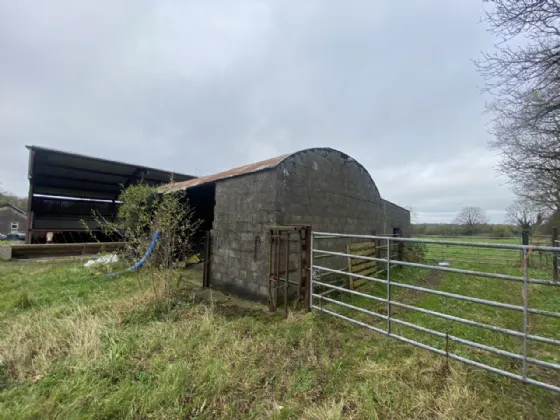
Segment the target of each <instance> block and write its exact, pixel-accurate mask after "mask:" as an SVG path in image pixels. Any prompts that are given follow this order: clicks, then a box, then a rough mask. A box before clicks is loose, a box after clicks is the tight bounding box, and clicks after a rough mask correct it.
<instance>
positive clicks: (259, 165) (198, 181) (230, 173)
mask: <svg viewBox="0 0 560 420" xmlns="http://www.w3.org/2000/svg"><path fill="white" fill-rule="evenodd" d="M288 156H290V154H286V155H281V156H277V157H275V158H271V159H267V160H262V161H260V162H255V163H251V164H249V165H245V166H240V167H239V168H233V169H229V170H227V171H224V172H220V173H217V174H214V175H207V176H201V177H199V178H194V179H190V180H188V181H183V182H175V183H173V184H167V185H162V186H161V187H160V188H159V190H160V191H162V192H170V191H179V190H186V189H188V188H192V187H196V186H199V185H204V184H208V183H210V182H216V181H219V180H222V179H227V178H233V177H237V176H240V175H245V174H250V173H254V172H259V171H263V170H265V169H272V168H274V167H276V166H277V165H278V164H279V163H280V162H282V161H283V160H284V159H286V158H287V157H288Z"/></svg>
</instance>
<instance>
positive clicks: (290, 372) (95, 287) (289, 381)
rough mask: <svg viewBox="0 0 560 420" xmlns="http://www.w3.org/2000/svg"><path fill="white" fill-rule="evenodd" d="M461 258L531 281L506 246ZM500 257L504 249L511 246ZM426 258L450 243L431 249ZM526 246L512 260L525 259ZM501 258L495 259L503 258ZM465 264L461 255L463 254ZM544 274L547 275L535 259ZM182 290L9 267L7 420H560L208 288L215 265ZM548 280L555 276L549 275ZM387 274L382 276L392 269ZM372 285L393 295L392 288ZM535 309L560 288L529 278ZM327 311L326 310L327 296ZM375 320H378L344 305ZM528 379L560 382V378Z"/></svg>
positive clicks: (475, 336)
mask: <svg viewBox="0 0 560 420" xmlns="http://www.w3.org/2000/svg"><path fill="white" fill-rule="evenodd" d="M459 248H460V247H458V246H457V247H456V246H452V245H449V246H447V248H446V250H445V252H446V253H447V255H446V257H445V258H446V259H447V260H449V262H450V266H451V267H455V268H468V269H471V270H480V271H487V272H500V273H507V274H512V275H516V276H519V275H522V271H523V270H522V268H521V259H520V256H519V251H512V259H515V258H517V260H516V261H514V262H512V264H509V265H508V264H493V265H491V266H489V265H488V264H484V262H485V261H483V260H484V258H498V259H500V258H501V256H499V255H498V256H496V253H498V250H486V249H480V251H481V252H483V255H482V260H481V261H480V264H478V263H473V262H471V261H469V262H464V261H458V260H459V258H456V260H457V261H454V259H453V258H452V256H453V255H455V256H457V255H459V254H460V253H461V252H463V253H464V252H465V251H464V250H462V249H459ZM499 251H500V252H503V251H501V250H499ZM424 252H425V258H426V261H429V259H430V258H434V259H437V258H439V255H440V254H441V250H440V249H438V248H437V246H435V245H433V246H428V247H427V249H425V250H424ZM514 253H515V255H514ZM492 254H494V255H492ZM463 259H464V258H463ZM531 272H533V275H534V276H535V277H538V278H543V279H546V278H549V277H550V275H551V274H550V270H549V269H546V270H545V269H542V268H539V267H534V268H531ZM176 276H177V277H178V278H179V276H180V277H181V278H182V279H183V280H184V284H185V286H184V290H182V294H183V299H182V301H181V303H180V304H178V305H174V306H173V307H172V308H167V307H162V305H161V303H160V302H159V301H158V300H157V299H156V298H155V296H156V294H157V290H154V288H153V287H152V286H153V283H151V282H150V279H149V274H148V271H146V272H140V275H139V277H138V278H137V277H136V276H135V275H134V274H133V273H131V274H127V275H123V276H121V277H119V278H117V279H110V278H108V277H106V276H104V275H102V274H101V273H96V272H92V271H89V270H87V269H85V268H84V267H83V264H82V263H81V262H79V261H66V262H58V263H57V262H52V261H51V262H49V263H45V262H26V263H23V262H11V263H2V264H0V279H1V281H0V296H2V298H1V300H0V358H1V365H0V369H1V370H0V416H2V417H3V418H6V419H13V418H38V417H48V418H52V417H58V418H69V419H71V418H179V417H181V418H279V419H280V418H304V419H338V418H356V419H361V418H380V419H384V418H397V419H398V418H403V419H404V418H441V419H447V418H489V419H490V418H500V419H501V418H529V419H537V418H538V419H541V418H551V419H553V418H557V417H558V415H560V398H559V396H558V394H557V393H555V392H553V391H549V390H546V389H542V388H539V387H537V386H533V385H526V384H523V383H521V382H518V381H516V380H513V379H509V378H506V377H503V376H500V375H498V374H495V373H491V372H487V371H485V370H482V369H479V368H476V367H472V366H468V365H465V364H463V363H460V362H457V361H454V360H448V359H447V358H445V357H443V356H440V355H436V354H433V353H430V352H427V351H425V350H423V349H419V348H416V347H413V346H411V345H409V344H406V343H402V342H399V341H397V340H395V339H392V338H388V337H386V336H384V335H381V334H378V333H376V332H373V331H370V330H368V329H365V328H363V327H360V326H355V325H353V324H350V323H347V322H344V321H342V320H338V319H336V318H334V317H332V316H329V315H326V314H322V313H320V312H319V311H317V310H314V311H312V313H305V312H303V311H298V310H291V311H290V312H289V315H288V318H287V319H286V318H283V317H282V315H281V313H280V312H281V311H279V313H270V312H268V311H267V309H266V307H265V306H264V305H258V304H254V303H248V302H246V301H242V300H238V299H235V298H233V297H230V296H228V295H225V294H222V293H219V292H216V291H213V290H211V289H202V288H201V287H200V285H201V282H202V279H201V277H202V273H201V272H199V271H198V270H195V269H189V270H181V271H177V272H176ZM391 276H392V277H391V278H392V280H394V281H395V282H400V283H405V284H410V285H420V286H422V287H425V288H431V289H437V290H439V291H445V292H451V293H455V294H463V295H469V296H474V297H481V298H485V299H491V300H495V301H498V302H504V303H511V304H515V305H520V304H522V301H523V298H522V293H521V292H522V288H521V285H520V284H519V283H515V282H504V281H500V280H496V279H491V278H486V279H485V278H480V277H473V276H466V275H459V274H455V273H450V272H441V271H432V270H425V269H420V268H414V267H399V268H397V267H395V268H394V269H392V274H391ZM547 276H548V277H547ZM380 277H381V278H383V276H382V275H380ZM359 291H360V292H364V293H365V292H367V293H369V294H372V295H378V296H383V293H385V286H384V285H383V286H381V285H378V284H369V283H368V285H366V286H364V287H362V288H360V289H359ZM392 294H393V295H392V298H393V299H394V300H398V301H400V302H403V303H406V304H409V305H414V306H416V307H421V308H425V309H428V310H433V311H438V312H444V313H450V314H453V315H455V316H460V317H464V318H469V319H476V320H477V321H479V322H485V323H490V324H494V325H499V326H500V327H503V328H510V329H516V330H520V329H521V328H522V326H523V316H522V313H516V312H512V311H507V310H503V309H500V308H489V307H485V306H482V305H474V304H471V303H469V302H464V301H458V300H452V299H444V298H442V297H440V296H437V295H430V294H425V293H421V292H417V291H413V290H408V289H399V288H393V291H392ZM329 297H330V298H333V299H334V298H336V299H339V300H341V301H343V302H345V303H349V304H353V305H357V306H360V307H363V308H368V309H370V310H377V311H379V313H383V310H384V309H385V307H384V306H383V305H377V303H376V302H373V303H372V302H371V301H369V300H366V299H365V298H361V297H358V296H351V297H347V296H346V295H345V294H344V293H340V294H339V295H338V296H335V295H334V294H332V295H330V296H329ZM529 299H530V301H531V306H532V307H538V308H540V309H543V310H550V311H552V310H557V309H558V307H560V293H558V289H557V288H556V287H551V286H545V285H531V287H530V290H529ZM316 304H318V303H317V302H316ZM324 305H325V308H330V309H332V310H333V311H335V310H336V311H337V312H339V313H341V314H346V315H350V314H352V316H353V317H354V318H356V319H360V320H361V321H363V322H367V323H369V324H371V325H374V326H375V325H378V324H379V323H381V324H382V325H383V327H384V322H385V321H378V320H376V319H374V318H372V317H370V316H368V315H365V314H363V313H358V314H356V312H355V311H353V310H352V309H349V308H340V307H338V308H336V309H334V308H335V305H333V304H330V303H328V302H325V303H324ZM393 316H394V317H395V318H396V319H401V320H404V321H408V322H411V323H415V324H418V325H422V326H425V327H426V328H433V329H437V330H440V331H442V330H443V331H448V332H449V334H450V335H451V334H452V335H454V336H460V337H463V338H465V339H469V340H473V341H476V342H479V343H482V344H487V345H492V346H495V347H499V348H502V349H504V350H509V351H512V352H519V351H520V347H521V343H522V341H521V340H520V339H519V338H516V337H510V336H507V335H504V334H499V333H495V332H492V331H488V330H484V329H480V328H475V327H472V326H467V325H463V324H460V323H454V322H451V321H448V320H445V319H439V318H434V317H431V316H427V315H426V314H423V313H418V312H414V311H410V310H407V309H403V308H396V307H395V308H393ZM530 321H531V322H530V333H531V334H535V335H541V336H544V337H550V338H555V339H559V338H560V337H559V336H558V331H560V323H559V321H560V320H559V319H558V318H549V317H540V316H531V318H530ZM393 328H394V329H395V331H397V332H398V333H399V334H402V335H404V336H407V337H411V338H413V339H415V340H418V341H420V342H422V343H425V344H427V345H430V346H434V347H438V348H445V347H446V343H445V339H442V338H440V337H434V336H430V335H429V334H424V333H421V332H419V331H416V330H411V329H410V328H407V327H405V326H402V325H396V324H395V325H394V326H393ZM447 345H448V349H449V351H450V352H453V353H456V354H460V355H463V356H465V357H467V356H468V357H470V358H473V359H475V360H477V361H479V362H481V363H486V364H490V365H493V366H496V367H498V368H501V369H505V370H510V371H512V372H515V373H518V372H519V369H520V366H521V363H520V362H519V361H518V360H512V359H511V358H507V357H504V356H500V355H494V354H491V353H487V352H484V351H481V350H479V349H472V348H470V347H466V346H463V345H461V344H459V343H456V342H450V343H447ZM528 351H529V355H530V356H534V357H537V356H538V357H539V358H540V359H544V360H547V361H550V362H556V363H558V362H559V361H560V357H559V352H558V348H557V347H553V346H550V345H547V344H544V343H531V346H530V347H529V349H528ZM528 372H529V374H530V375H531V376H533V377H536V378H538V379H541V380H546V382H549V383H553V384H556V385H560V378H559V376H558V372H555V371H554V370H550V369H544V368H542V367H541V366H538V369H537V367H535V366H533V365H530V367H529V371H528Z"/></svg>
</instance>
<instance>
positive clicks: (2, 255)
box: [0, 242, 125, 260]
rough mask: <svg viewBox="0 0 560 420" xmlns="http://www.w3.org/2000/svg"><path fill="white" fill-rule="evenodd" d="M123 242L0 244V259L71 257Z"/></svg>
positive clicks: (107, 249)
mask: <svg viewBox="0 0 560 420" xmlns="http://www.w3.org/2000/svg"><path fill="white" fill-rule="evenodd" d="M124 244H125V242H87V243H75V244H26V245H23V244H22V245H5V246H0V259H3V260H11V259H30V258H48V257H71V256H79V255H91V254H99V253H100V252H114V251H116V250H118V249H120V248H122V247H123V246H124Z"/></svg>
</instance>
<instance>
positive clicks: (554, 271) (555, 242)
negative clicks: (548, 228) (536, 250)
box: [552, 227, 558, 281]
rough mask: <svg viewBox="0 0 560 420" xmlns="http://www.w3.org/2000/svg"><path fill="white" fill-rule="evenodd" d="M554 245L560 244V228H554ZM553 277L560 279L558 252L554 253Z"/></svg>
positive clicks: (556, 279) (555, 279)
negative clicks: (559, 239) (559, 274)
mask: <svg viewBox="0 0 560 420" xmlns="http://www.w3.org/2000/svg"><path fill="white" fill-rule="evenodd" d="M552 246H553V247H557V246H558V228H557V227H553V228H552ZM552 279H553V280H554V281H558V256H557V255H556V252H554V253H553V254H552Z"/></svg>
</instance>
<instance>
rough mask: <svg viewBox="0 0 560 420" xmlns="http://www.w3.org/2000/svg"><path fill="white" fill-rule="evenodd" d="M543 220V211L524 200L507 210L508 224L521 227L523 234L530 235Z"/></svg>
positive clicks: (518, 201)
mask: <svg viewBox="0 0 560 420" xmlns="http://www.w3.org/2000/svg"><path fill="white" fill-rule="evenodd" d="M542 220H543V213H542V209H540V208H538V207H537V206H535V204H533V203H531V202H530V201H528V200H524V199H522V198H518V199H517V200H515V201H514V202H513V203H511V204H510V205H509V206H508V208H507V209H506V222H508V223H511V224H514V225H517V226H519V227H520V228H521V231H522V232H526V233H529V234H530V233H531V230H532V229H533V227H534V226H535V225H537V224H539V223H540V222H541V221H542Z"/></svg>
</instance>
